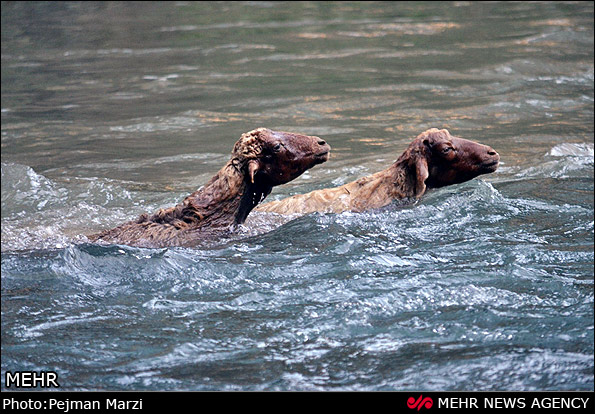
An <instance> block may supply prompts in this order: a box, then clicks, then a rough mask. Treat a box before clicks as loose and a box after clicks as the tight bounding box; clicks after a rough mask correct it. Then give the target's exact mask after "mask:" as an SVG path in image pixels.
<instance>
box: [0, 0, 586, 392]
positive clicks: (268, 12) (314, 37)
mask: <svg viewBox="0 0 595 414" xmlns="http://www.w3.org/2000/svg"><path fill="white" fill-rule="evenodd" d="M1 70H2V387H3V388H4V387H5V384H4V380H5V378H4V377H5V375H4V374H5V372H6V371H18V370H34V371H47V370H50V371H55V372H56V373H57V374H58V377H59V383H60V385H61V387H62V389H65V390H373V391H375V390H413V389H415V390H490V391H492V390H593V374H594V360H593V351H594V349H593V325H594V321H593V266H594V251H593V240H594V219H593V212H594V204H593V179H594V173H593V171H594V160H593V130H594V128H593V121H594V119H593V98H594V93H593V81H594V77H593V73H594V64H593V3H592V2H570V3H559V2H531V3H525V2H521V3H508V2H505V3H500V2H477V3H476V2H466V1H463V2H421V3H418V2H403V3H401V2H379V3H377V2H362V3H357V2H355V3H352V2H330V3H328V2H287V3H285V2H231V3H227V2H222V3H219V2H218V3H209V2H196V3H194V2H162V3H142V5H141V6H139V5H138V4H135V3H119V2H108V3H94V2H81V3H36V2H8V3H3V4H2V69H1ZM261 126H262V127H269V128H272V129H277V130H286V131H294V132H300V133H304V134H311V135H318V136H320V137H322V138H324V139H325V140H326V141H328V142H329V143H330V144H331V146H332V148H333V150H332V157H331V159H330V160H329V161H328V162H326V163H325V164H322V165H319V166H316V167H315V168H313V169H312V170H310V171H308V172H307V173H305V174H304V175H303V176H301V177H300V178H298V179H297V180H295V181H292V182H290V183H288V184H286V185H284V186H280V187H276V188H275V189H274V190H273V192H272V194H271V195H270V196H269V200H271V199H279V198H283V197H286V196H288V195H291V194H298V193H303V192H307V191H311V190H314V189H318V188H324V187H330V186H337V185H341V184H343V183H347V182H349V181H351V180H354V179H356V178H359V177H362V176H365V175H367V174H370V173H373V172H376V171H379V170H381V169H383V168H385V167H387V166H388V165H389V164H390V163H391V162H392V161H394V160H395V159H396V158H397V157H398V155H399V154H400V153H401V152H402V151H403V150H404V149H405V148H406V146H407V144H408V143H409V142H410V141H411V140H412V139H413V138H414V137H415V136H416V135H418V134H419V133H421V132H422V131H424V130H425V129H428V128H430V127H438V128H448V129H449V130H450V131H451V133H452V134H453V135H456V136H460V137H463V138H467V139H472V140H476V141H479V142H481V143H484V144H487V145H490V146H492V147H493V148H495V149H496V150H497V151H498V152H499V153H500V155H501V160H502V161H501V166H500V168H499V169H498V171H497V172H496V173H494V174H490V175H486V176H482V177H479V178H477V179H474V180H472V181H469V182H467V183H464V184H460V185H456V186H451V187H446V188H442V189H439V190H433V191H430V192H428V193H427V194H426V195H425V196H424V197H423V198H422V199H421V200H420V201H419V202H418V203H417V204H415V205H406V206H397V205H395V206H390V207H388V208H385V209H382V210H380V211H371V212H366V213H360V214H355V213H342V214H311V215H306V216H302V217H297V218H293V219H292V220H285V219H284V220H282V219H280V218H279V217H278V216H276V215H274V214H265V213H253V214H252V215H251V216H250V217H249V220H248V221H247V223H246V225H245V226H244V227H243V228H241V229H239V230H238V231H237V233H236V234H235V235H234V236H233V237H231V238H228V239H224V240H220V241H213V242H212V243H210V244H209V245H206V246H203V247H201V248H196V249H186V248H163V249H141V248H132V247H127V246H121V245H114V246H100V245H95V244H92V243H89V242H88V240H86V238H85V235H88V234H90V233H93V232H97V231H99V230H102V229H105V228H108V227H113V226H115V225H117V224H119V223H121V222H123V221H126V220H129V219H132V218H135V217H137V216H138V215H139V214H141V213H143V212H153V211H155V210H156V209H158V208H160V207H166V206H171V205H174V204H176V203H177V202H179V201H180V200H181V199H182V198H183V197H184V196H186V195H187V194H189V193H190V192H192V191H194V190H196V189H197V188H198V187H200V186H201V185H203V184H204V183H205V182H206V181H207V180H208V179H209V178H210V177H211V176H212V175H213V174H214V173H215V172H216V171H217V170H218V169H219V168H220V167H221V166H222V165H223V164H224V163H225V162H226V161H227V160H228V159H229V154H230V151H231V148H232V146H233V144H234V143H235V141H236V140H237V139H238V138H239V136H240V135H241V134H242V133H243V132H246V131H249V130H251V129H254V128H257V127H261Z"/></svg>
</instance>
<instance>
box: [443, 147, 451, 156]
mask: <svg viewBox="0 0 595 414" xmlns="http://www.w3.org/2000/svg"><path fill="white" fill-rule="evenodd" d="M449 151H454V148H453V147H444V149H443V150H442V153H443V154H448V152H449Z"/></svg>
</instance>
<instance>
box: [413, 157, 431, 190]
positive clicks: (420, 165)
mask: <svg viewBox="0 0 595 414" xmlns="http://www.w3.org/2000/svg"><path fill="white" fill-rule="evenodd" d="M415 170H416V179H415V198H420V197H421V196H422V195H423V193H425V192H426V182H425V181H426V180H427V179H428V177H429V176H430V173H429V172H428V162H427V161H426V158H425V157H419V158H418V159H417V161H416V162H415Z"/></svg>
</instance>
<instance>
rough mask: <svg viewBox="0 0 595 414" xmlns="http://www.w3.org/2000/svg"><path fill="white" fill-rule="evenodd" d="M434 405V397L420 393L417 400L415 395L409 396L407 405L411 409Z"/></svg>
mask: <svg viewBox="0 0 595 414" xmlns="http://www.w3.org/2000/svg"><path fill="white" fill-rule="evenodd" d="M433 405H434V401H432V399H431V398H430V397H426V398H424V396H423V395H420V396H419V398H418V399H417V400H416V399H415V398H413V397H409V398H408V399H407V407H409V408H411V409H413V408H417V411H419V410H421V409H422V407H425V408H432V406H433Z"/></svg>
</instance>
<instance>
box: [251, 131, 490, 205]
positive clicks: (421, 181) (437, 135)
mask: <svg viewBox="0 0 595 414" xmlns="http://www.w3.org/2000/svg"><path fill="white" fill-rule="evenodd" d="M499 161H500V156H499V155H498V153H497V152H496V151H494V150H493V149H492V148H491V147H488V146H486V145H482V144H478V143H476V142H473V141H469V140H466V139H462V138H457V137H453V136H451V135H450V133H449V132H448V131H447V130H446V129H440V130H439V129H436V128H432V129H429V130H427V131H425V132H423V133H422V134H420V135H419V136H418V137H417V138H416V139H415V140H414V141H413V142H412V143H411V144H410V145H409V147H408V148H407V150H406V151H405V152H404V153H403V154H402V155H401V156H400V157H399V159H397V161H395V162H394V163H393V164H392V165H391V166H390V167H388V168H387V169H385V170H383V171H380V172H377V173H376V174H373V175H370V176H368V177H363V178H360V179H358V180H356V181H353V182H350V183H348V184H345V185H342V186H340V187H335V188H326V189H322V190H316V191H312V192H310V193H307V194H300V195H295V196H293V197H289V198H285V199H283V200H279V201H272V202H270V203H266V204H261V205H260V206H258V207H257V208H256V211H265V212H274V213H279V214H307V213H312V212H323V213H340V212H343V211H355V212H361V211H364V210H369V209H374V208H380V207H384V206H386V205H388V204H389V203H391V202H392V201H393V200H399V199H406V198H409V199H411V200H416V199H419V198H420V197H421V196H422V195H423V194H424V192H425V191H426V189H428V188H438V187H443V186H447V185H451V184H457V183H462V182H465V181H468V180H471V179H472V178H475V177H477V176H478V175H481V174H488V173H491V172H494V171H496V169H497V168H498V163H499Z"/></svg>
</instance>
